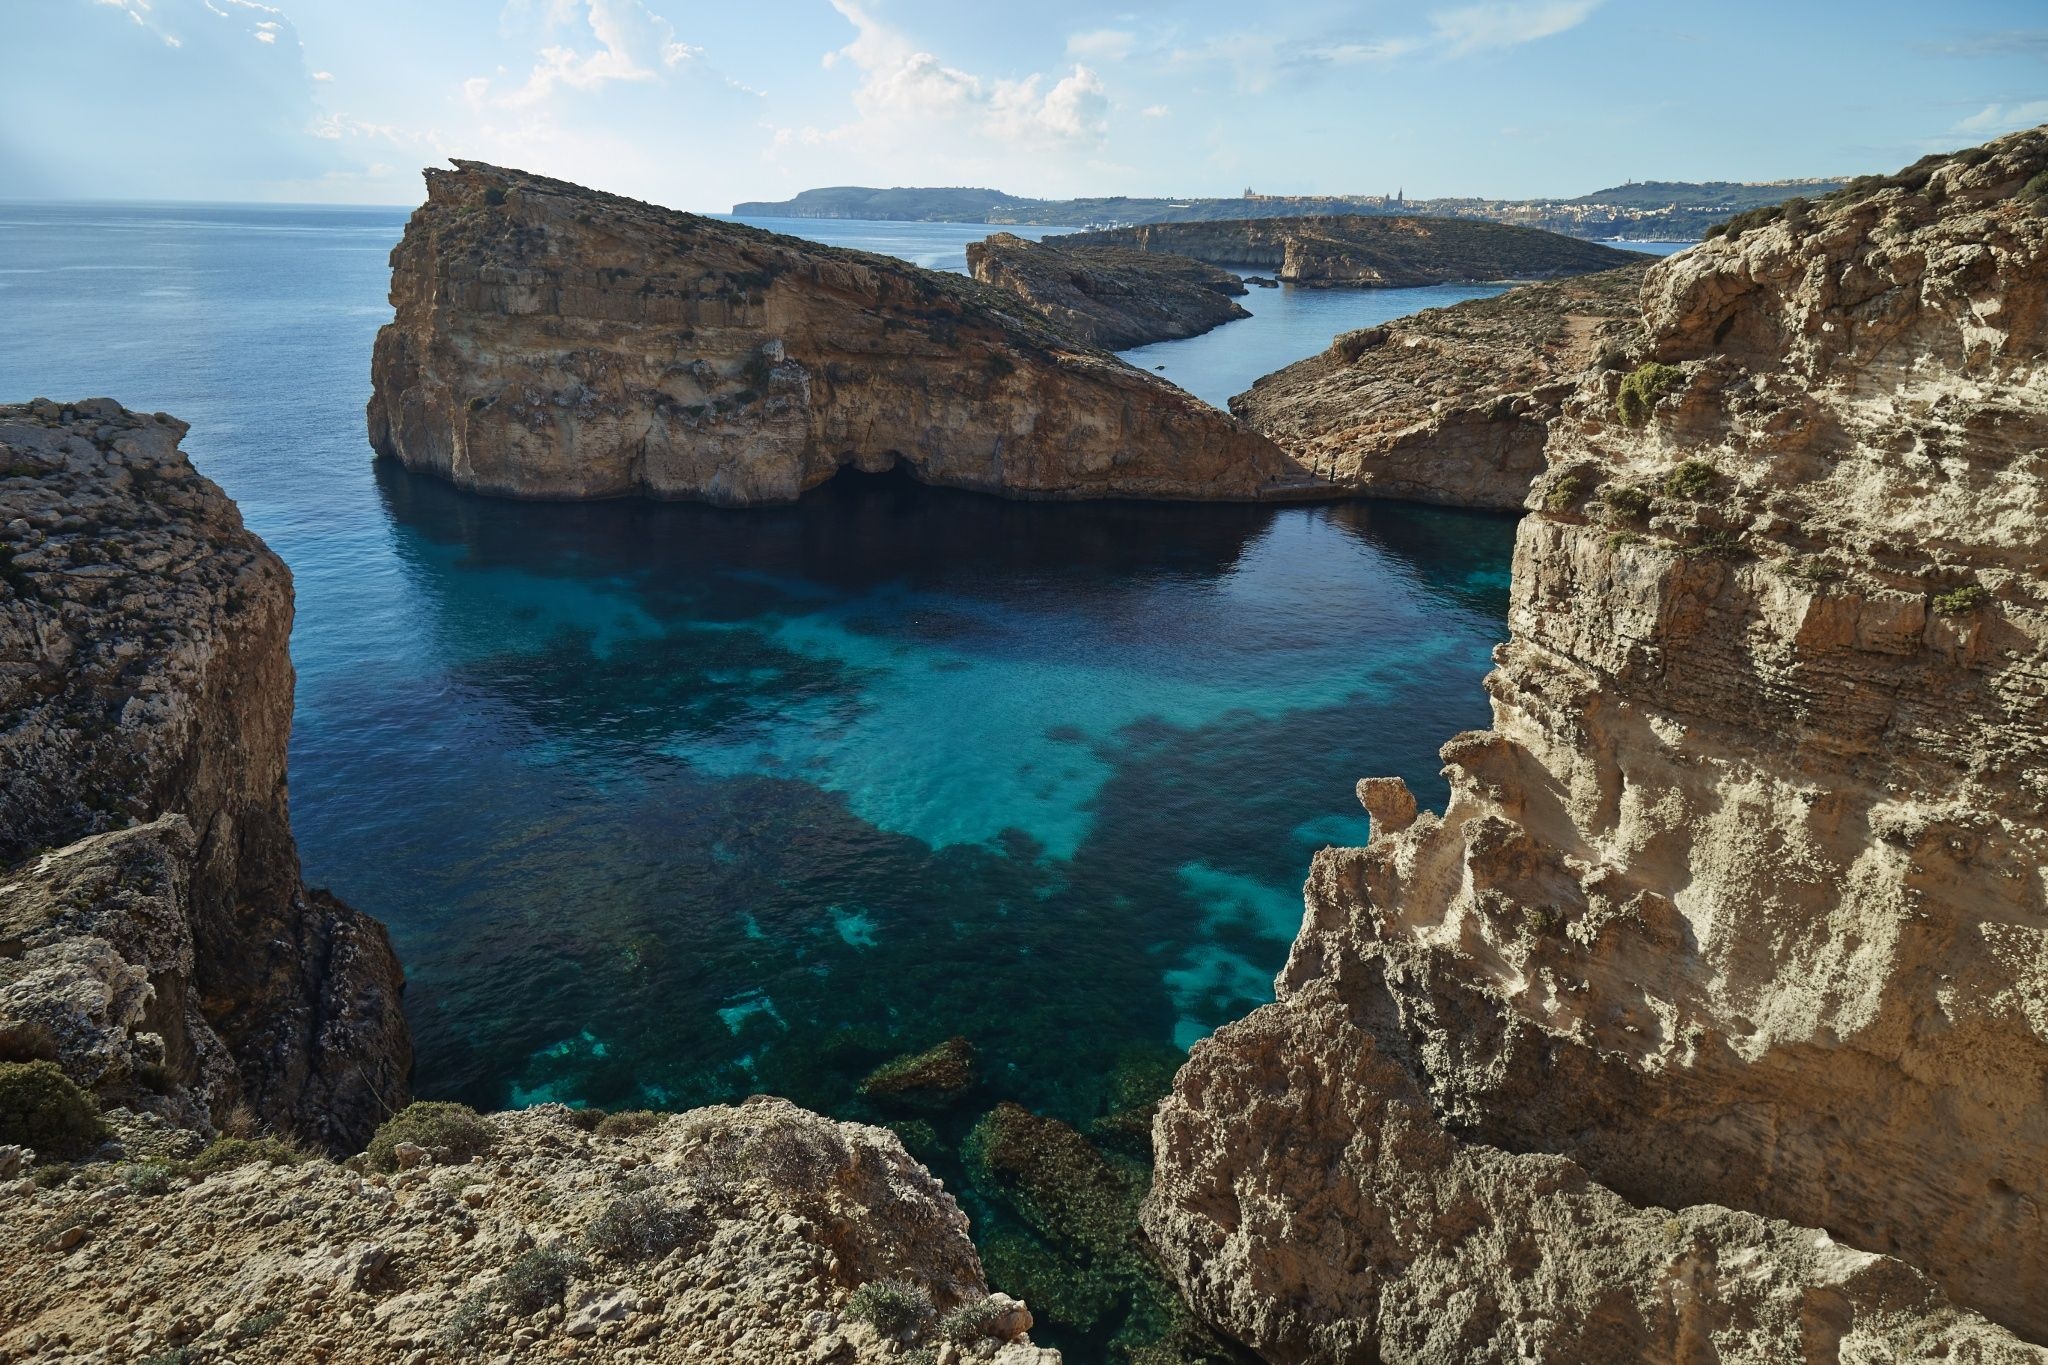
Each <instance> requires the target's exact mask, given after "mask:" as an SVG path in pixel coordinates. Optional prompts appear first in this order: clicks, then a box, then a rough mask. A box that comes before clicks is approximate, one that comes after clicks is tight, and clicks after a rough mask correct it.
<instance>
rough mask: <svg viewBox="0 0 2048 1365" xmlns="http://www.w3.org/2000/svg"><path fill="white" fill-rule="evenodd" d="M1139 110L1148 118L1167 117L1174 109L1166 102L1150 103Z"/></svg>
mask: <svg viewBox="0 0 2048 1365" xmlns="http://www.w3.org/2000/svg"><path fill="white" fill-rule="evenodd" d="M1139 112H1140V113H1142V114H1143V115H1144V116H1145V117H1146V118H1165V117H1166V116H1167V115H1168V114H1170V113H1172V112H1173V110H1172V109H1171V108H1170V107H1168V106H1167V105H1164V104H1148V105H1146V106H1145V107H1144V108H1143V109H1142V110H1140V111H1139Z"/></svg>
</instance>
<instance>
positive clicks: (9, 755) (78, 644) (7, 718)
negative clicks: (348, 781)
mask: <svg viewBox="0 0 2048 1365" xmlns="http://www.w3.org/2000/svg"><path fill="white" fill-rule="evenodd" d="M184 433H185V426H184V424H183V423H181V422H178V421H175V420H173V419H171V418H169V417H165V416H162V415H158V416H155V417H151V416H145V415H142V414H137V413H131V412H128V411H126V410H124V409H123V408H121V407H120V405H118V404H116V403H114V402H112V401H111V400H108V399H95V400H92V401H90V402H84V403H79V404H76V405H72V406H68V407H67V406H60V405H58V404H55V403H50V402H46V401H44V400H40V399H39V400H37V401H36V402H34V403H31V404H26V405H19V406H9V407H0V868H5V867H9V866H13V867H14V870H13V871H12V872H4V873H0V922H5V923H6V925H7V926H8V929H7V932H6V934H5V941H4V943H0V982H5V983H6V984H5V986H4V987H0V994H4V996H5V1001H6V1003H5V1009H6V1011H7V1014H8V1021H7V1022H6V1023H4V1024H0V1029H11V1030H18V1033H19V1036H21V1037H22V1038H24V1039H25V1040H26V1041H24V1042H23V1043H22V1044H21V1045H22V1046H26V1047H35V1046H49V1045H52V1035H54V1041H55V1043H57V1044H63V1045H64V1046H62V1047H58V1048H57V1049H56V1050H57V1055H56V1057H55V1058H54V1059H55V1060H58V1061H59V1062H60V1063H62V1064H64V1065H65V1066H66V1067H67V1068H69V1069H70V1070H71V1072H72V1073H73V1074H74V1078H75V1079H78V1080H80V1082H81V1083H82V1084H87V1085H88V1086H91V1087H96V1088H102V1089H108V1091H109V1094H112V1093H113V1092H116V1091H118V1092H120V1093H122V1094H124V1095H131V1096H132V1097H134V1098H137V1099H142V1098H144V1097H143V1096H141V1095H139V1094H137V1093H135V1092H136V1087H137V1086H138V1085H140V1086H142V1087H144V1088H156V1089H157V1090H159V1091H160V1092H161V1093H163V1094H164V1095H166V1096H167V1097H171V1098H172V1108H173V1109H174V1110H175V1111H176V1112H177V1113H179V1114H182V1115H185V1116H188V1117H190V1116H193V1115H195V1114H196V1113H197V1111H198V1110H202V1109H203V1110H210V1111H213V1112H214V1113H215V1114H216V1115H218V1114H219V1113H220V1112H221V1109H222V1106H224V1105H228V1104H232V1103H234V1102H236V1101H238V1100H239V1101H245V1102H246V1103H247V1104H248V1105H249V1106H250V1108H251V1109H252V1110H253V1111H254V1113H255V1115H256V1116H257V1118H258V1119H259V1120H261V1121H263V1122H265V1123H267V1124H269V1125H271V1126H273V1127H275V1128H278V1129H280V1130H288V1131H291V1132H294V1133H297V1134H299V1135H301V1136H303V1137H305V1138H307V1139H308V1140H310V1141H314V1142H318V1143H321V1144H325V1145H330V1146H336V1147H344V1146H348V1145H350V1144H354V1143H358V1142H360V1140H361V1139H362V1138H363V1137H366V1136H367V1135H368V1133H369V1131H370V1129H371V1128H372V1127H374V1126H375V1125H376V1123H377V1121H378V1120H379V1119H380V1118H381V1117H382V1116H383V1115H384V1114H385V1113H386V1112H388V1109H389V1107H390V1106H391V1105H393V1104H395V1103H399V1102H402V1099H403V1096H404V1092H405V1084H406V1073H407V1071H408V1069H409V1067H410V1064H411V1047H410V1043H409V1041H408V1037H407V1033H406V1029H405V1022H404V1018H403V1016H402V1014H401V1013H400V1010H399V994H400V990H401V984H400V983H401V977H400V974H399V970H398V964H397V961H396V959H395V958H394V957H393V955H392V952H391V947H390V944H389V941H388V940H387V939H386V937H385V934H384V931H383V928H382V927H381V926H380V925H378V924H377V923H376V922H375V921H373V920H370V919H368V918H366V917H364V916H362V915H359V914H357V913H356V912H355V911H354V910H351V909H350V908H349V907H347V906H345V905H343V904H341V902H339V901H337V900H335V899H334V898H333V897H331V896H328V895H326V894H324V893H322V892H317V891H308V890H307V889H306V888H305V887H304V886H303V885H302V884H301V882H300V879H299V861H298V851H297V848H296V846H295V845H294V844H293V842H292V835H291V826H290V821H289V817H288V813H287V809H286V794H285V745H286V739H287V737H288V735H289V733H290V729H291V712H292V667H291V658H290V654H289V651H288V644H289V636H290V632H291V617H292V593H291V578H290V575H289V574H288V573H287V571H286V570H285V567H284V565H283V563H282V562H281V561H279V559H278V558H277V556H276V555H274V554H272V553H271V552H270V551H269V549H268V548H266V547H265V546H264V544H263V542H262V541H260V540H258V539H257V538H256V537H255V536H254V535H252V534H251V533H250V532H249V531H248V530H246V529H245V528H244V527H243V525H242V520H241V516H240V514H239V513H238V512H237V511H236V509H235V506H234V504H233V503H232V502H230V501H229V500H228V498H227V497H226V495H224V494H223V493H222V492H221V490H220V489H219V488H218V487H217V486H215V485H214V484H213V482H212V481H211V480H208V479H206V478H204V477H203V476H201V475H200V474H199V473H198V472H197V471H195V470H194V469H193V468H192V466H191V464H190V462H189V461H187V459H186V458H185V455H184V453H183V452H182V451H181V450H180V449H179V448H178V442H179V440H180V438H182V437H183V435H184ZM167 817H174V818H167ZM137 822H153V823H151V824H149V825H148V826H147V827H146V828H145V829H142V830H136V831H131V832H129V833H126V834H117V833H112V832H114V831H120V830H122V829H123V828H124V827H125V826H127V825H130V824H132V823H137ZM95 835H102V836H105V837H101V838H97V839H95V838H93V837H92V836H95ZM79 841H84V842H79ZM73 845H76V846H75V847H74V846H73ZM31 976H35V977H36V980H35V981H30V980H29V979H28V978H29V977H31ZM38 983H40V984H38ZM39 1031H40V1032H39ZM145 1035H146V1036H147V1039H148V1040H154V1041H148V1040H146V1038H145ZM221 1046H224V1047H225V1049H226V1052H227V1056H228V1057H229V1058H231V1059H232V1066H231V1067H228V1066H226V1065H224V1063H223V1058H222V1056H221V1053H220V1051H219V1047H221ZM65 1047H72V1048H74V1049H75V1050H72V1051H68V1052H67V1051H66V1050H65Z"/></svg>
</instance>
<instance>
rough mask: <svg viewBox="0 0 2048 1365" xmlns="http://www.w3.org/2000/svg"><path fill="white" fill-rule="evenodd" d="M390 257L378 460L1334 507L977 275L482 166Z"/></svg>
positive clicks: (435, 469)
mask: <svg viewBox="0 0 2048 1365" xmlns="http://www.w3.org/2000/svg"><path fill="white" fill-rule="evenodd" d="M455 165H456V169H454V170H431V169H430V170H429V171H427V173H426V177H427V201H426V203H425V204H424V205H422V206H421V207H420V208H419V209H418V210H417V211H416V212H415V213H414V214H413V216H412V219H411V221H410V222H408V223H407V225H406V230H405V236H404V238H403V239H402V240H401V241H400V242H399V244H398V246H397V248H396V249H395V250H394V251H393V252H392V256H391V261H392V280H391V301H392V303H393V305H394V306H395V307H396V308H397V317H396V319H395V320H394V321H393V322H391V323H390V324H389V325H388V326H386V327H385V328H384V329H383V330H382V331H381V332H380V333H379V334H378V337H377V345H376V351H375V355H374V358H373V360H372V365H371V378H372V382H373V385H374V393H373V396H372V397H371V399H370V406H369V413H368V419H369V430H370V443H371V444H372V445H373V446H374V447H375V448H376V449H377V451H378V452H379V453H380V454H382V455H385V456H388V457H390V458H393V459H397V460H399V461H401V462H402V463H404V464H405V465H406V466H407V467H408V468H411V469H414V470H417V471H421V472H426V473H432V474H436V475H439V476H440V477H443V478H446V479H448V480H450V481H451V482H453V483H455V484H457V485H459V486H461V487H464V488H469V489H474V490H476V491H478V492H484V493H497V494H505V495H510V496H517V497H540V498H595V497H613V496H619V495H623V494H644V495H647V496H652V497H665V498H695V499H703V500H706V501H710V502H718V503H728V504H736V505H738V504H750V503H763V502H786V501H789V500H790V499H793V498H795V497H796V496H797V495H798V494H799V493H801V492H803V491H804V490H805V489H806V488H810V487H812V486H814V485H816V484H819V483H822V482H823V481H824V480H826V479H827V478H830V477H831V476H832V474H833V473H834V472H836V471H837V470H838V469H840V468H841V467H843V466H847V465H851V466H854V467H857V468H860V469H864V470H870V471H879V470H885V469H888V468H890V467H892V466H894V465H896V464H897V463H899V462H901V463H903V464H905V465H907V466H908V467H909V468H910V470H911V471H912V472H913V473H915V474H916V476H917V477H918V478H920V479H922V480H924V481H926V482H929V483H934V484H943V485H947V486H950V487H957V488H971V489H977V490H980V491H983V492H988V493H1000V494H1005V495H1008V496H1012V497H1030V498H1090V497H1138V498H1178V499H1231V500H1243V501H1249V500H1257V499H1260V498H1265V497H1272V496H1299V495H1302V494H1303V493H1305V492H1313V491H1314V490H1313V489H1312V488H1304V487H1302V485H1303V483H1304V481H1303V480H1302V479H1301V477H1300V472H1299V470H1298V468H1297V467H1296V466H1295V464H1294V462H1293V461H1292V460H1290V459H1289V458H1288V457H1287V456H1285V455H1284V454H1282V453H1281V452H1280V451H1279V450H1278V449H1277V448H1276V447H1275V446H1273V445H1272V444H1271V443H1270V442H1269V441H1267V440H1266V439H1265V438H1263V437H1261V436H1258V435H1256V434H1255V433H1253V432H1252V431H1251V430H1249V429H1248V428H1246V427H1244V426H1243V425H1241V424H1240V423H1238V422H1237V421H1235V420H1234V419H1232V418H1231V417H1230V416H1229V415H1227V414H1225V413H1222V412H1219V411H1217V410H1216V409H1214V408H1211V407H1209V406H1208V405H1207V404H1205V403H1202V402H1200V401H1199V400H1197V399H1195V398H1192V397H1190V396H1189V395H1188V394H1186V393H1184V392H1182V391H1181V390H1180V389H1178V388H1176V387H1174V386H1173V385H1172V384H1169V383H1167V382H1165V381H1164V380H1162V379H1158V378H1156V377H1154V376H1152V375H1148V374H1145V373H1143V372H1141V371H1139V370H1135V369H1133V368H1131V367H1130V366H1128V365H1126V364H1124V363H1123V362H1122V361H1119V360H1117V359H1116V358H1114V357H1113V356H1109V355H1106V354H1104V353H1102V352H1100V351H1094V350H1090V349H1087V348H1085V347H1082V346H1078V345H1076V344H1075V343H1074V342H1073V341H1071V340H1069V339H1067V338H1065V337H1063V336H1062V335H1061V334H1060V333H1058V332H1056V331H1055V330H1053V329H1052V328H1051V327H1049V326H1047V325H1046V324H1045V323H1044V322H1042V321H1040V320H1039V319H1037V318H1036V317H1035V316H1032V315H1031V314H1030V313H1029V312H1028V311H1027V310H1024V309H1022V308H1019V307H1018V306H1017V304H1016V302H1015V300H1013V299H1010V298H1008V297H1007V296H1005V295H1002V294H999V293H996V292H994V291H991V290H987V289H984V288H982V287H981V286H978V285H975V284H973V283H972V282H970V281H967V280H963V279H961V278H959V277H958V276H953V275H944V274H939V273H937V272H934V271H928V270H920V269H918V268H916V267H914V266H910V265H906V264H904V263H903V262H901V261H896V260H892V259H890V258H888V257H884V256H874V255H868V254H866V253H863V252H857V251H843V250H839V249H836V248H832V247H824V246H819V245H818V244H816V243H813V242H806V241H801V240H799V239H797V238H794V237H783V236H778V235H776V234H774V233H769V232H762V231H759V230H758V229H754V228H748V227H741V226H739V225H737V224H734V223H726V222H720V221H718V220H715V219H710V218H700V217H698V216H696V215H694V214H688V213H678V212H675V211H672V210H669V209H662V208H657V207H655V206H653V205H649V204H643V203H639V202H637V201H634V200H630V199H623V198H620V197H618V196H615V195H608V194H600V193H598V192H596V191H594V190H587V189H583V188H580V187H578V186H575V185H570V184H566V183H564V182H562V181H559V180H548V179H544V178H542V177H540V176H534V175H527V174H525V173H523V172H520V171H513V170H504V169H500V168H498V167H494V166H486V165H482V164H480V163H478V162H473V161H460V162H457V163H455Z"/></svg>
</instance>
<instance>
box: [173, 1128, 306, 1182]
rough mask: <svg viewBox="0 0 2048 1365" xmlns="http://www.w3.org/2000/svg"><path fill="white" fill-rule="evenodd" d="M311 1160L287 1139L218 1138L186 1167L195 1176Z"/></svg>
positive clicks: (289, 1164) (295, 1163)
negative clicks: (256, 1165)
mask: <svg viewBox="0 0 2048 1365" xmlns="http://www.w3.org/2000/svg"><path fill="white" fill-rule="evenodd" d="M307 1160H310V1158H309V1157H308V1156H307V1155H306V1153H305V1151H304V1150H303V1149H302V1148H300V1147H298V1146H295V1145H294V1144H292V1143H289V1142H286V1141H285V1140H284V1139H283V1138H274V1137H260V1138H239V1137H223V1138H215V1139H214V1140H213V1141H212V1142H210V1143H208V1144H207V1147H206V1150H205V1151H203V1152H201V1153H200V1154H199V1155H198V1156H195V1157H193V1158H192V1160H191V1161H190V1162H188V1163H187V1164H186V1169H187V1170H189V1171H191V1172H192V1174H194V1175H213V1174H215V1173H216V1172H219V1171H231V1170H233V1169H234V1168H235V1167H237V1166H247V1165H250V1164H252V1163H254V1162H258V1161H262V1162H266V1163H268V1164H270V1165H272V1166H296V1165H298V1164H299V1163H300V1162H302V1161H307Z"/></svg>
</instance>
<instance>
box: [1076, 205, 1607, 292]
mask: <svg viewBox="0 0 2048 1365" xmlns="http://www.w3.org/2000/svg"><path fill="white" fill-rule="evenodd" d="M1059 243H1060V245H1061V246H1062V247H1066V248H1069V249H1078V248H1083V247H1086V248H1097V247H1116V248H1120V249H1123V250H1127V251H1152V252H1165V253H1170V254H1173V255H1176V256H1191V257H1193V258H1194V259H1195V260H1198V261H1207V262H1209V263H1210V264H1211V265H1226V266H1231V267H1234V268H1238V269H1245V270H1259V271H1271V272H1272V273H1273V274H1274V275H1275V276H1276V277H1277V278H1278V279H1279V280H1280V282H1281V283H1283V284H1296V285H1309V286H1317V287H1332V288H1351V289H1359V288H1368V289H1404V288H1412V287H1414V286H1418V285H1426V284H1457V283H1462V282H1469V281H1474V280H1542V279H1554V278H1558V277H1561V276H1566V275H1586V274H1591V273H1593V272H1594V271H1599V270H1613V269H1616V268H1617V267H1620V266H1623V265H1627V264H1628V263H1629V262H1631V261H1633V260H1636V259H1637V257H1636V256H1635V254H1634V253H1632V252H1628V251H1620V250H1617V249H1615V248H1614V247H1610V246H1601V245H1599V244H1598V243H1595V242H1588V241H1583V240H1581V239H1579V238H1577V237H1565V236H1562V235H1560V234H1558V233H1554V232H1544V231H1541V230H1540V229H1537V228H1525V227H1512V226H1509V225H1507V224H1503V223H1483V222H1477V221H1474V220H1472V219H1467V218H1417V217H1380V216H1377V215H1346V216H1337V217H1311V218H1245V219H1238V220H1235V221H1230V222H1218V223H1147V224H1143V225H1141V226H1138V227H1127V228H1107V229H1103V230H1100V231H1095V232H1076V233H1071V234H1068V235H1066V236H1062V237H1061V238H1059Z"/></svg>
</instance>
